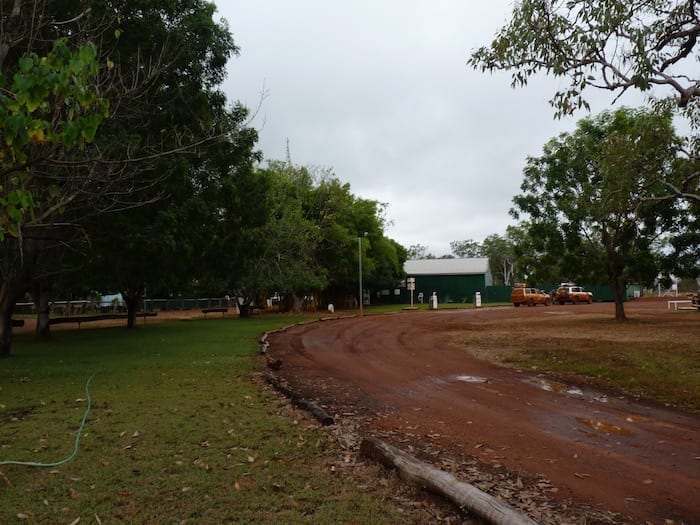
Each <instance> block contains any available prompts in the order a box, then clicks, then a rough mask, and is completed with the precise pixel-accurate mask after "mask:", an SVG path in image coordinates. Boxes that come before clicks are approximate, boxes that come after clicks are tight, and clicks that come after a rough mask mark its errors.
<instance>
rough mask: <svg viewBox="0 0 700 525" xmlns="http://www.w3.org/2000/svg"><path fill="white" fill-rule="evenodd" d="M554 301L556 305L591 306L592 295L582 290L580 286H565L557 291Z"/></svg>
mask: <svg viewBox="0 0 700 525" xmlns="http://www.w3.org/2000/svg"><path fill="white" fill-rule="evenodd" d="M554 301H555V302H556V303H557V304H566V303H572V304H578V303H588V304H591V303H592V302H593V294H592V293H591V292H587V291H586V290H584V289H583V287H582V286H576V285H570V284H565V285H562V286H560V287H559V288H558V289H557V292H556V295H555V296H554Z"/></svg>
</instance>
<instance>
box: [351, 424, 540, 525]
mask: <svg viewBox="0 0 700 525" xmlns="http://www.w3.org/2000/svg"><path fill="white" fill-rule="evenodd" d="M360 454H362V455H363V456H365V457H368V458H370V459H373V460H375V461H378V462H379V463H381V464H383V465H384V466H386V467H389V468H395V469H397V470H398V472H399V474H400V476H401V478H402V479H404V480H406V481H409V482H411V483H415V484H417V485H420V486H421V487H423V488H425V489H426V490H429V491H430V492H433V493H435V494H439V495H440V496H442V497H443V498H445V499H447V500H449V501H451V502H452V503H454V504H455V505H457V506H458V507H459V508H461V509H465V510H467V511H468V512H470V513H472V514H475V515H477V516H479V517H480V518H482V519H484V520H486V521H487V522H489V523H492V524H494V525H537V523H536V522H535V521H533V520H531V519H530V518H529V517H527V516H526V515H524V514H523V513H521V512H519V511H517V510H516V509H514V508H513V507H511V506H510V505H508V504H507V503H504V502H502V501H501V500H499V499H497V498H495V497H493V496H491V495H489V494H486V493H485V492H483V491H481V490H479V489H478V488H476V487H474V486H473V485H470V484H469V483H466V482H463V481H459V480H458V479H457V478H455V477H454V476H453V475H452V474H449V473H447V472H444V471H442V470H440V469H437V468H435V467H433V466H431V465H429V464H427V463H424V462H422V461H420V460H418V459H416V458H414V457H413V456H410V455H409V454H407V453H405V452H404V451H402V450H400V449H398V448H396V447H393V446H391V445H389V444H388V443H385V442H383V441H382V440H380V439H377V438H374V437H369V438H365V439H363V440H362V443H361V445H360Z"/></svg>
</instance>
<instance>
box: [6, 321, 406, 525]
mask: <svg viewBox="0 0 700 525" xmlns="http://www.w3.org/2000/svg"><path fill="white" fill-rule="evenodd" d="M296 320H297V319H293V318H289V317H284V318H283V317H280V318H275V317H261V318H253V319H222V320H206V321H204V320H197V321H189V322H171V323H161V324H152V325H147V326H144V327H139V329H137V330H125V329H123V328H107V329H82V330H68V331H60V332H55V334H54V339H53V340H52V341H49V342H42V341H36V340H34V339H33V338H32V337H21V336H20V337H17V338H16V340H15V346H14V348H13V356H12V357H11V358H9V359H7V360H4V361H2V362H0V365H1V366H2V369H1V371H0V461H3V460H20V461H30V462H42V463H52V462H56V461H58V460H60V459H63V458H65V457H67V456H69V455H70V453H71V451H72V450H73V445H74V442H75V436H76V431H77V430H78V427H79V424H80V421H81V418H82V416H83V414H84V412H85V410H86V406H87V395H86V392H85V386H86V382H87V380H88V378H90V377H92V380H91V382H90V388H89V393H90V397H91V400H92V409H91V411H90V413H89V416H88V419H87V422H86V425H85V428H84V429H83V432H82V433H81V439H80V447H79V451H78V454H77V456H76V458H75V459H74V460H73V461H70V462H68V463H66V464H63V465H60V466H57V467H28V466H19V465H0V523H78V522H80V523H115V522H120V523H182V524H185V523H198V524H201V523H212V524H213V523H227V522H228V523H270V522H278V523H338V522H341V523H342V522H344V523H401V522H402V521H405V516H403V517H402V516H401V514H400V513H399V512H398V511H397V508H396V507H394V506H392V505H391V504H390V503H388V502H386V501H385V500H384V497H385V496H384V495H383V494H381V493H380V492H378V491H377V490H375V489H374V488H372V487H368V486H366V485H363V486H361V487H359V486H358V485H357V484H354V483H352V482H349V480H348V479H347V478H343V477H342V476H340V475H339V474H338V473H337V469H335V468H333V466H332V464H331V463H332V461H329V458H333V457H334V456H336V455H337V454H338V451H337V450H336V449H335V448H334V447H335V444H334V443H333V442H332V441H330V439H329V438H328V437H327V435H326V434H324V433H322V432H320V430H319V429H318V427H317V426H315V425H313V424H310V423H309V422H308V421H307V422H306V423H301V424H300V423H299V422H298V421H297V420H296V419H295V417H293V416H292V417H290V412H291V411H292V409H291V408H290V407H289V404H288V403H285V402H282V401H280V399H279V397H277V396H275V395H272V394H270V393H269V392H267V391H266V390H265V389H262V388H260V385H259V384H258V383H256V382H255V380H254V379H253V377H254V374H253V372H254V371H255V368H256V366H257V362H258V361H257V359H256V358H255V355H256V354H257V351H258V345H257V339H258V338H259V336H260V335H261V334H262V333H263V332H265V331H269V330H273V329H275V328H278V327H280V326H282V325H287V324H290V323H292V322H294V321H296Z"/></svg>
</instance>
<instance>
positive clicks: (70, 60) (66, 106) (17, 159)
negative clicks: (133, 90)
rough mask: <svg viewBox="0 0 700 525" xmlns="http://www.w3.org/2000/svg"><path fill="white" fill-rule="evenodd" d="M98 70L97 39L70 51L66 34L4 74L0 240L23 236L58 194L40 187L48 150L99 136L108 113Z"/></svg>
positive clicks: (0, 123) (0, 108) (0, 98)
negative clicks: (39, 172) (24, 229)
mask: <svg viewBox="0 0 700 525" xmlns="http://www.w3.org/2000/svg"><path fill="white" fill-rule="evenodd" d="M97 74H98V63H97V57H96V50H95V46H94V45H93V44H90V43H86V44H83V45H82V46H81V47H80V48H78V49H77V50H76V51H71V50H70V49H69V47H68V44H67V41H66V40H57V41H56V42H55V43H54V46H53V49H52V50H51V52H50V53H49V54H48V55H47V56H43V57H40V56H38V55H37V54H36V53H31V52H30V53H27V54H26V55H24V56H22V57H21V58H20V59H19V60H18V64H17V68H16V73H15V74H14V75H13V76H12V78H11V79H7V78H0V85H3V86H5V88H4V89H3V90H2V91H0V103H1V104H0V136H1V137H2V143H1V144H0V177H1V178H0V209H1V210H2V212H1V215H0V240H2V239H3V238H4V236H5V235H7V234H9V235H11V236H12V237H18V236H19V235H20V230H21V228H22V225H23V224H24V222H25V221H27V220H31V219H33V218H34V217H35V212H36V209H37V208H38V207H40V206H43V207H47V206H48V207H50V206H51V205H52V204H53V203H52V201H55V200H59V199H58V194H59V190H58V188H57V186H55V185H52V186H50V187H49V188H48V191H46V192H43V193H41V192H39V191H38V190H37V188H36V187H35V182H34V181H35V180H36V177H35V173H34V170H35V169H36V167H35V166H36V165H37V164H39V163H44V162H45V155H46V152H47V150H48V151H51V150H53V151H54V152H55V151H56V150H57V149H62V150H63V152H64V153H63V154H66V152H69V151H70V150H72V149H74V148H78V149H83V148H84V147H85V145H86V144H87V143H89V142H92V141H93V140H94V139H95V135H96V133H97V129H98V127H99V126H100V124H101V123H102V121H103V119H104V118H105V117H107V116H108V114H109V109H108V108H109V103H108V101H107V100H105V99H104V98H102V97H101V96H100V95H99V93H98V90H97V86H96V77H97ZM55 154H56V153H54V155H55ZM42 199H48V200H49V202H48V203H46V202H41V200H42ZM59 202H60V200H59Z"/></svg>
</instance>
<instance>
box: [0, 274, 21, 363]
mask: <svg viewBox="0 0 700 525" xmlns="http://www.w3.org/2000/svg"><path fill="white" fill-rule="evenodd" d="M18 289H19V287H18V286H17V283H16V281H15V280H14V279H13V278H9V279H5V280H4V281H3V282H2V285H1V286H0V357H9V356H10V349H11V348H12V314H13V313H14V311H15V301H16V300H17V295H18V293H17V290H18Z"/></svg>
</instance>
